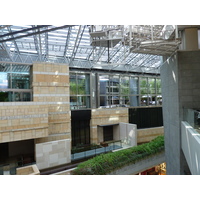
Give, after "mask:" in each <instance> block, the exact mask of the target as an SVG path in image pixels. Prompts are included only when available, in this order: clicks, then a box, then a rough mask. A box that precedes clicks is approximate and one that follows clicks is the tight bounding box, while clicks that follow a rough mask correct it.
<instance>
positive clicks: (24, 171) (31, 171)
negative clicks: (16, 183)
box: [16, 165, 40, 175]
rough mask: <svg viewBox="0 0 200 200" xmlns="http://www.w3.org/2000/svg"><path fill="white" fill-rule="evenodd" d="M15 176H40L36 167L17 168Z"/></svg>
mask: <svg viewBox="0 0 200 200" xmlns="http://www.w3.org/2000/svg"><path fill="white" fill-rule="evenodd" d="M16 174H17V175H40V171H39V169H38V167H37V165H29V166H25V167H19V168H17V169H16Z"/></svg>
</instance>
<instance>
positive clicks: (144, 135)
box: [137, 126, 164, 143]
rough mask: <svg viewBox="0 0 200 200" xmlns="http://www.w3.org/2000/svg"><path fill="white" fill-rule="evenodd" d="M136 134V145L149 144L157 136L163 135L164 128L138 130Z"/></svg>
mask: <svg viewBox="0 0 200 200" xmlns="http://www.w3.org/2000/svg"><path fill="white" fill-rule="evenodd" d="M137 133H138V134H137V137H138V138H137V143H144V142H150V141H151V140H153V139H154V138H156V137H157V136H159V135H164V127H163V126H162V127H156V128H146V129H138V130H137Z"/></svg>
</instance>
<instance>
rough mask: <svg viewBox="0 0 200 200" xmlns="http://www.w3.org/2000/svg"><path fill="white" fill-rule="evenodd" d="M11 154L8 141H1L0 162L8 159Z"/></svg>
mask: <svg viewBox="0 0 200 200" xmlns="http://www.w3.org/2000/svg"><path fill="white" fill-rule="evenodd" d="M8 154H9V151H8V143H1V144H0V162H4V161H5V159H7V157H8Z"/></svg>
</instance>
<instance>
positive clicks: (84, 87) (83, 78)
mask: <svg viewBox="0 0 200 200" xmlns="http://www.w3.org/2000/svg"><path fill="white" fill-rule="evenodd" d="M77 82H78V94H79V95H80V94H90V76H89V75H77Z"/></svg>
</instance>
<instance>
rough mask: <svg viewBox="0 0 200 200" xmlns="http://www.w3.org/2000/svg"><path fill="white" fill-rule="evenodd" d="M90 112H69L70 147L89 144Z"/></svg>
mask: <svg viewBox="0 0 200 200" xmlns="http://www.w3.org/2000/svg"><path fill="white" fill-rule="evenodd" d="M90 119H91V110H76V111H71V128H72V146H73V147H75V146H79V145H89V144H90Z"/></svg>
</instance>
